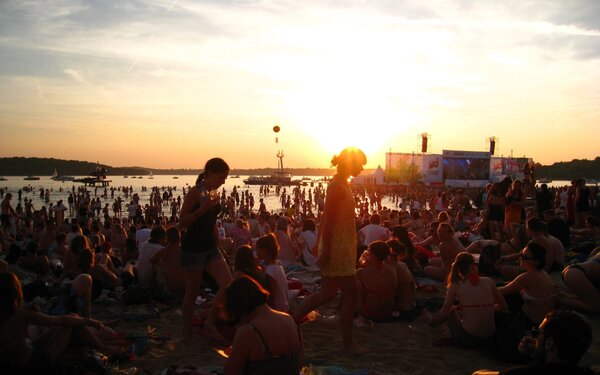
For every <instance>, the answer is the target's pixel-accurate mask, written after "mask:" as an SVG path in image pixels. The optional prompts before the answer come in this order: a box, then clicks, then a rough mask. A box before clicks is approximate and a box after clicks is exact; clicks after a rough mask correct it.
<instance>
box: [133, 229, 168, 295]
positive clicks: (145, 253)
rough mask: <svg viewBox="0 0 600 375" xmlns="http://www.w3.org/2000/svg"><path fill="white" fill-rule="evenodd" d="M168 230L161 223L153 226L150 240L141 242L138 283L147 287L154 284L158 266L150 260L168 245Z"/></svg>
mask: <svg viewBox="0 0 600 375" xmlns="http://www.w3.org/2000/svg"><path fill="white" fill-rule="evenodd" d="M166 238H167V231H166V230H165V228H164V227H163V226H161V225H159V226H156V227H154V228H152V230H151V231H150V238H149V239H148V241H143V242H142V243H141V244H140V251H139V256H138V261H137V278H138V283H139V284H140V285H141V286H143V287H146V288H149V287H151V286H152V285H153V284H154V281H155V278H156V267H155V265H154V264H153V263H152V262H151V261H150V259H152V257H153V256H154V255H155V254H156V253H157V252H158V251H159V250H161V249H162V248H164V247H165V245H166Z"/></svg>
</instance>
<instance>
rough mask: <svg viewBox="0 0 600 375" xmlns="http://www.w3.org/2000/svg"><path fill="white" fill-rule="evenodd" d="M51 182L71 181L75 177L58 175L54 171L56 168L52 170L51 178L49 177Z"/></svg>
mask: <svg viewBox="0 0 600 375" xmlns="http://www.w3.org/2000/svg"><path fill="white" fill-rule="evenodd" d="M50 179H51V180H54V181H63V182H65V181H73V180H74V179H75V177H71V176H64V175H59V174H58V172H57V171H56V168H54V174H52V176H51V177H50Z"/></svg>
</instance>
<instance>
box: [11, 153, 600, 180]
mask: <svg viewBox="0 0 600 375" xmlns="http://www.w3.org/2000/svg"><path fill="white" fill-rule="evenodd" d="M97 167H101V168H105V169H106V170H107V174H106V175H107V176H148V175H150V174H151V173H152V174H154V175H167V176H173V175H176V176H183V175H197V174H199V173H200V172H202V170H201V169H186V168H172V169H160V168H146V167H139V166H134V167H112V166H109V165H105V164H99V163H90V162H86V161H78V160H62V159H54V158H26V157H2V158H0V176H51V175H52V174H53V173H54V171H55V170H56V171H57V173H58V174H59V175H64V176H88V175H90V173H92V172H93V171H95V170H96V168H97ZM382 168H385V166H382ZM276 170H277V168H245V169H232V170H231V171H230V175H270V174H271V173H273V172H274V171H276ZM373 170H374V169H366V170H365V172H366V173H370V172H371V171H373ZM285 171H286V172H287V173H290V174H292V175H294V176H333V175H334V174H335V169H334V168H285ZM535 175H536V178H538V179H541V178H547V179H551V180H573V179H576V178H585V179H594V180H599V179H600V156H599V157H596V158H595V159H594V160H585V159H584V160H578V159H575V160H572V161H569V162H557V163H554V164H552V165H539V164H537V165H536V168H535Z"/></svg>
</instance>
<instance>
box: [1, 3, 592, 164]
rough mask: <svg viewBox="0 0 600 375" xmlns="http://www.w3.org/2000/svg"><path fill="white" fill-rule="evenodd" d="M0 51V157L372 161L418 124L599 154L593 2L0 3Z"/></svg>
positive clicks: (444, 145) (436, 134) (452, 140)
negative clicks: (350, 154) (358, 156)
mask: <svg viewBox="0 0 600 375" xmlns="http://www.w3.org/2000/svg"><path fill="white" fill-rule="evenodd" d="M0 55H1V56H2V58H1V59H0V87H1V88H2V89H1V90H0V134H1V145H2V146H1V147H0V156H2V157H7V156H36V157H54V158H60V159H75V160H85V161H92V162H96V161H98V162H100V163H104V164H108V165H112V166H144V167H150V168H201V167H202V166H203V164H204V162H205V161H206V160H207V159H208V158H210V157H213V156H220V157H223V158H224V159H225V160H227V162H228V163H229V164H230V166H231V167H232V168H262V167H275V166H277V159H276V157H275V155H276V153H277V150H279V149H282V150H283V151H284V154H285V159H284V163H285V166H286V167H294V168H304V167H315V168H327V167H329V166H330V160H331V157H332V156H333V154H335V153H337V152H339V151H340V150H341V149H342V148H344V147H345V146H349V145H353V146H357V147H359V148H362V149H363V150H364V151H365V152H366V153H367V157H368V164H367V167H377V165H379V164H381V165H382V166H383V165H384V164H385V152H387V151H389V150H392V151H393V152H411V151H419V150H420V146H419V134H421V133H423V132H427V133H428V134H430V135H431V139H430V149H429V151H430V152H434V153H440V152H441V151H442V150H444V149H446V150H469V151H485V150H486V149H487V147H488V144H487V142H486V139H488V138H489V137H491V136H495V137H497V138H498V143H497V145H496V151H497V152H496V154H497V155H501V154H502V155H505V156H508V155H510V154H511V153H513V154H514V155H515V156H523V155H526V156H528V157H531V158H533V159H534V161H536V162H540V163H542V164H551V163H553V162H556V161H568V160H571V159H575V158H578V159H582V158H588V159H591V158H594V157H596V156H598V155H600V147H599V144H600V143H599V142H598V141H599V139H600V136H599V135H598V126H599V125H600V1H597V0H568V1H565V0H540V1H522V0H514V1H513V0H511V1H500V2H498V1H462V0H454V1H452V0H446V1H437V0H436V1H424V0H407V1H377V2H375V1H372V2H369V1H281V0H277V1H269V0H265V1H220V0H215V1H196V0H187V1H185V0H179V1H177V0H168V1H152V0H139V1H115V2H113V1H88V0H81V1H70V0H61V1H53V0H51V1H3V2H1V3H0ZM274 125H279V126H280V127H281V131H280V132H279V133H277V134H276V133H274V132H273V130H272V129H273V126H274ZM276 137H277V140H278V143H277V144H276V143H275V142H276Z"/></svg>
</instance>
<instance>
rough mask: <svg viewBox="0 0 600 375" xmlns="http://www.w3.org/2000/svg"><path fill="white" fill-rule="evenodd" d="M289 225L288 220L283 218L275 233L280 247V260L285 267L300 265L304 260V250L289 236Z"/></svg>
mask: <svg viewBox="0 0 600 375" xmlns="http://www.w3.org/2000/svg"><path fill="white" fill-rule="evenodd" d="M288 225H289V222H288V219H287V218H286V217H283V216H282V217H280V218H279V219H277V224H276V225H275V231H273V235H274V236H275V238H276V239H277V244H278V247H279V255H278V257H279V260H280V262H281V264H282V265H283V266H285V267H289V266H291V265H294V264H299V263H300V262H301V258H302V250H300V248H299V247H298V244H297V243H296V242H295V241H292V238H291V237H290V235H289V234H288Z"/></svg>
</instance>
